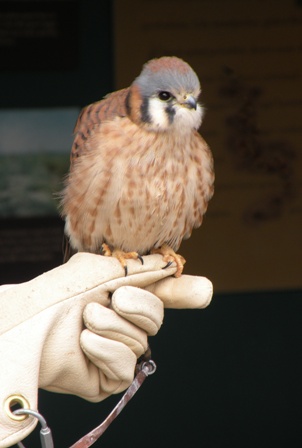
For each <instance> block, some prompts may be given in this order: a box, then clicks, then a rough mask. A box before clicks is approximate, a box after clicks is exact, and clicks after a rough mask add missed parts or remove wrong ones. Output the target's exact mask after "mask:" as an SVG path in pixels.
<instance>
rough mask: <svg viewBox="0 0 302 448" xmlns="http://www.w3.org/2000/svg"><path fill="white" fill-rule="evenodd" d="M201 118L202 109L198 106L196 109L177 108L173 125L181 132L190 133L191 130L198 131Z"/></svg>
mask: <svg viewBox="0 0 302 448" xmlns="http://www.w3.org/2000/svg"><path fill="white" fill-rule="evenodd" d="M202 117H203V109H202V107H201V106H200V105H198V106H197V109H196V110H194V109H188V108H186V107H183V106H179V107H178V108H177V111H176V114H175V118H174V123H173V124H174V125H175V126H176V127H177V128H179V127H180V130H182V131H187V130H189V131H191V130H192V129H198V128H199V126H200V125H201V121H202Z"/></svg>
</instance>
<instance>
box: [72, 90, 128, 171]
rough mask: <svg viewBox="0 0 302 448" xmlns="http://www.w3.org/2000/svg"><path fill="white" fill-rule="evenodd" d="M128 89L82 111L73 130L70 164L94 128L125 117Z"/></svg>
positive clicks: (78, 154) (83, 147)
mask: <svg viewBox="0 0 302 448" xmlns="http://www.w3.org/2000/svg"><path fill="white" fill-rule="evenodd" d="M128 92H129V88H127V89H122V90H118V91H117V92H113V93H110V94H108V95H107V96H105V98H104V99H102V100H101V101H97V102H96V103H92V104H90V105H89V106H86V107H84V109H82V111H81V113H80V115H79V117H78V120H77V122H76V125H75V128H74V135H75V138H74V141H73V145H72V148H71V154H70V162H71V163H72V162H74V161H75V160H76V159H77V158H78V157H79V156H80V155H81V154H82V152H83V151H85V142H86V140H87V139H88V138H89V135H91V133H93V130H94V129H95V127H97V126H99V125H100V124H101V123H102V122H104V121H106V120H112V119H113V118H114V117H116V116H119V117H123V116H125V115H126V97H127V95H128Z"/></svg>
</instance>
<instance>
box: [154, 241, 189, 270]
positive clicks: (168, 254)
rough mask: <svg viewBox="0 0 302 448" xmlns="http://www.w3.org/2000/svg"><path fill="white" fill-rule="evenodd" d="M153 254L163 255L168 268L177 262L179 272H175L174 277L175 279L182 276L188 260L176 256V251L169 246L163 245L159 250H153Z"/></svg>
mask: <svg viewBox="0 0 302 448" xmlns="http://www.w3.org/2000/svg"><path fill="white" fill-rule="evenodd" d="M151 254H160V255H163V259H164V261H165V262H166V263H167V264H168V266H169V265H170V264H171V263H173V262H175V263H176V266H177V271H176V272H175V274H174V276H175V277H180V276H181V274H182V271H183V269H184V264H185V262H186V260H185V259H184V257H182V256H181V255H179V254H176V253H175V252H174V250H173V249H172V248H171V247H170V246H168V244H163V245H162V246H161V247H159V248H157V249H156V248H154V249H152V250H151Z"/></svg>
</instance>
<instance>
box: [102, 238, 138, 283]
mask: <svg viewBox="0 0 302 448" xmlns="http://www.w3.org/2000/svg"><path fill="white" fill-rule="evenodd" d="M102 250H103V254H104V255H105V257H114V258H117V259H118V261H119V262H120V263H121V265H122V267H123V268H124V271H125V276H127V275H128V266H127V262H126V260H130V259H132V260H140V262H141V263H142V264H144V260H143V257H142V256H141V255H140V254H138V253H137V252H123V251H122V250H118V249H114V250H111V249H110V247H109V246H108V244H106V243H104V244H102Z"/></svg>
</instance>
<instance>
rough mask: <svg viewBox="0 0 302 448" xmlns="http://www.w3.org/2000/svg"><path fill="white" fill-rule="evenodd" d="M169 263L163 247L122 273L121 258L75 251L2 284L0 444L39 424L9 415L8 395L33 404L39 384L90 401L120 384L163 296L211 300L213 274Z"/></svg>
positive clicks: (188, 303)
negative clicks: (182, 272) (188, 272)
mask: <svg viewBox="0 0 302 448" xmlns="http://www.w3.org/2000/svg"><path fill="white" fill-rule="evenodd" d="M164 265H165V263H164V262H163V261H162V257H161V256H160V255H150V256H147V257H144V265H141V264H140V263H139V262H138V261H136V260H135V261H134V260H130V261H129V262H128V271H129V273H128V276H127V277H125V275H124V270H123V268H122V267H121V265H120V263H119V262H118V261H117V260H116V259H114V258H111V257H102V256H100V255H93V254H84V253H78V254H76V255H74V256H73V257H72V258H71V259H70V261H69V262H68V263H66V264H65V265H62V266H60V267H58V268H56V269H53V270H52V271H49V272H46V273H45V274H43V275H41V276H39V277H37V278H35V279H33V280H31V281H29V282H26V283H23V284H20V285H13V286H8V287H3V289H2V290H1V289H0V356H1V368H0V384H1V389H0V403H1V405H0V447H7V446H10V445H12V444H14V443H16V442H17V441H19V440H22V439H23V438H25V437H26V436H27V435H28V434H29V433H30V432H31V431H32V430H33V428H34V426H35V425H36V419H32V418H26V419H25V420H22V421H17V420H14V419H13V418H12V417H13V416H12V415H11V414H10V411H9V410H10V408H9V404H11V401H14V400H10V398H9V397H12V396H13V395H16V396H17V398H18V397H20V396H21V397H24V400H25V402H24V403H22V405H23V406H25V407H29V408H30V409H34V410H36V409H37V389H38V387H41V388H43V389H47V390H51V391H56V392H64V393H70V394H74V395H78V396H81V397H83V398H85V399H87V400H90V401H100V400H103V399H104V398H106V397H107V396H109V395H110V394H113V393H118V392H121V391H122V390H124V389H126V388H127V387H128V386H129V384H130V383H131V381H132V379H133V376H134V368H135V364H136V360H137V358H138V357H139V356H140V355H141V354H143V353H144V352H145V351H146V349H147V346H148V342H147V336H148V335H154V334H156V333H157V331H158V330H159V328H160V326H161V324H162V320H163V304H164V305H167V306H168V307H170V308H172V307H176V308H203V307H205V306H207V305H208V304H209V302H210V300H211V297H212V284H211V282H209V280H207V279H205V278H202V277H190V276H182V277H180V278H179V279H176V278H172V277H169V276H171V275H173V274H174V273H175V271H176V268H175V267H173V266H171V267H169V268H167V269H162V268H163V266H164ZM167 277H168V278H167ZM141 288H145V289H141ZM147 289H149V291H148V290H147ZM150 291H152V293H151V292H150ZM156 296H157V297H156ZM22 399H23V398H22ZM17 401H18V399H17ZM3 403H4V406H3Z"/></svg>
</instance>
